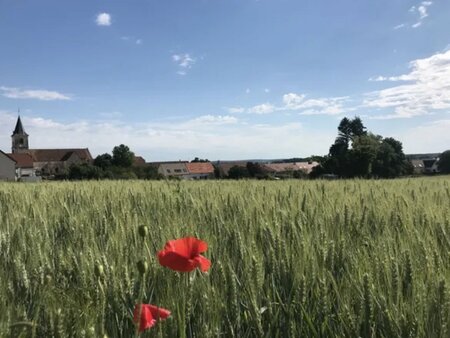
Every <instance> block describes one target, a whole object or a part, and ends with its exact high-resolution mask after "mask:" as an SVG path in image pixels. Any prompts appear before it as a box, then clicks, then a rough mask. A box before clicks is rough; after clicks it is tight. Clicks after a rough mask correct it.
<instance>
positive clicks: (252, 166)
mask: <svg viewBox="0 0 450 338" xmlns="http://www.w3.org/2000/svg"><path fill="white" fill-rule="evenodd" d="M247 171H248V174H249V176H250V177H256V178H262V177H264V174H265V173H264V169H263V167H262V166H261V164H259V163H254V162H247Z"/></svg>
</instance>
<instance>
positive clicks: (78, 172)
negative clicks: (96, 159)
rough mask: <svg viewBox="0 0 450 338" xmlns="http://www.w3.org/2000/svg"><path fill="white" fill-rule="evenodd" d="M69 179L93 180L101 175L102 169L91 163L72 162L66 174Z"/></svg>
mask: <svg viewBox="0 0 450 338" xmlns="http://www.w3.org/2000/svg"><path fill="white" fill-rule="evenodd" d="M67 177H68V179H69V180H86V179H87V180H93V179H99V178H101V177H102V169H100V168H99V167H96V166H93V165H91V164H87V163H82V164H73V165H71V166H70V168H69V173H68V175H67Z"/></svg>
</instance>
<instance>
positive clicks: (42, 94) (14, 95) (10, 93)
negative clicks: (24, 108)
mask: <svg viewBox="0 0 450 338" xmlns="http://www.w3.org/2000/svg"><path fill="white" fill-rule="evenodd" d="M0 90H1V91H2V92H3V93H2V95H3V96H4V97H7V98H10V99H35V100H41V101H57V100H72V97H71V96H70V95H67V94H61V93H59V92H56V91H50V90H42V89H37V90H36V89H34V90H24V89H20V88H14V87H0Z"/></svg>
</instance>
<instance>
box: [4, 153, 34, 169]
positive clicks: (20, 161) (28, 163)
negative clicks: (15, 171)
mask: <svg viewBox="0 0 450 338" xmlns="http://www.w3.org/2000/svg"><path fill="white" fill-rule="evenodd" d="M8 156H9V157H11V158H13V159H14V160H15V161H16V167H17V168H33V158H32V157H31V155H30V154H8Z"/></svg>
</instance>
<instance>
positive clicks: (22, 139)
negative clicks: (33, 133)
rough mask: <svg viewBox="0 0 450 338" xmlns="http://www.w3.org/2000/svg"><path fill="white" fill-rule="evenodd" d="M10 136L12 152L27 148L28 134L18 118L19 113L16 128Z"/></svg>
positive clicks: (20, 151) (19, 151)
mask: <svg viewBox="0 0 450 338" xmlns="http://www.w3.org/2000/svg"><path fill="white" fill-rule="evenodd" d="M11 138H12V153H13V154H17V153H22V152H24V151H26V150H28V134H27V133H26V132H25V130H24V129H23V126H22V121H21V120H20V115H19V117H18V118H17V123H16V128H15V129H14V131H13V134H12V135H11Z"/></svg>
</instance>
